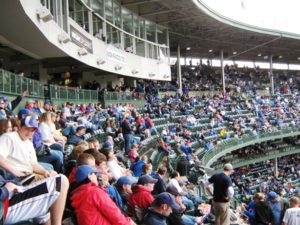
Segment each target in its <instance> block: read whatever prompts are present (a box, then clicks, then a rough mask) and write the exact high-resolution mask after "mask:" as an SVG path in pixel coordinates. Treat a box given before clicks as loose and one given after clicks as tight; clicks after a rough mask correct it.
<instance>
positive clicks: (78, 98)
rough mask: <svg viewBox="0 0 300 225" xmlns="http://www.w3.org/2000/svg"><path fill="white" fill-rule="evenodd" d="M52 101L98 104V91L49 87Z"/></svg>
mask: <svg viewBox="0 0 300 225" xmlns="http://www.w3.org/2000/svg"><path fill="white" fill-rule="evenodd" d="M49 91H50V99H51V100H52V101H62V102H66V101H69V102H76V103H77V102H78V103H79V102H80V103H82V102H87V103H97V102H98V91H95V90H85V89H81V88H70V87H66V86H57V85H52V84H50V85H49Z"/></svg>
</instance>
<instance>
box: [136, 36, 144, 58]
mask: <svg viewBox="0 0 300 225" xmlns="http://www.w3.org/2000/svg"><path fill="white" fill-rule="evenodd" d="M136 54H137V55H139V56H142V57H145V42H144V41H141V40H139V39H136Z"/></svg>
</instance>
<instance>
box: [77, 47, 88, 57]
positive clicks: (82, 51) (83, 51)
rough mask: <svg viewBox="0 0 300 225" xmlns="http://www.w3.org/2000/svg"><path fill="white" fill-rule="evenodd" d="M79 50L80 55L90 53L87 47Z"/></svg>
mask: <svg viewBox="0 0 300 225" xmlns="http://www.w3.org/2000/svg"><path fill="white" fill-rule="evenodd" d="M77 52H78V55H80V56H84V55H87V54H88V51H87V50H86V49H85V48H79V49H78V50H77Z"/></svg>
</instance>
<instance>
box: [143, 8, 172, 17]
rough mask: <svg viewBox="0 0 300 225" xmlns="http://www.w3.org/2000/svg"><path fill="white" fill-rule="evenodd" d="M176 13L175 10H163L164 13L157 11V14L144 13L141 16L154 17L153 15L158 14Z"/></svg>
mask: <svg viewBox="0 0 300 225" xmlns="http://www.w3.org/2000/svg"><path fill="white" fill-rule="evenodd" d="M174 11H176V10H175V9H168V10H163V11H155V12H150V13H142V14H140V16H153V15H158V14H164V13H169V12H174Z"/></svg>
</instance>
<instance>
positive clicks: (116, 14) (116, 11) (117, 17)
mask: <svg viewBox="0 0 300 225" xmlns="http://www.w3.org/2000/svg"><path fill="white" fill-rule="evenodd" d="M114 17H115V25H116V26H117V27H121V6H120V5H119V4H118V3H117V2H116V1H114Z"/></svg>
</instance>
